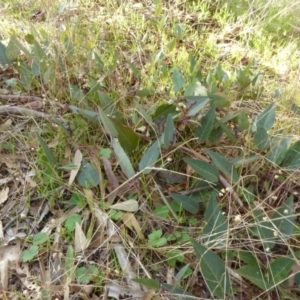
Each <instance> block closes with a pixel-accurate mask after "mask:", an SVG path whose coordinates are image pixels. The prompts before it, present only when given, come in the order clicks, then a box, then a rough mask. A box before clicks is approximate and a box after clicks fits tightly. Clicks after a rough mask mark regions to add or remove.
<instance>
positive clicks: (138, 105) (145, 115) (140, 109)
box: [135, 102, 176, 125]
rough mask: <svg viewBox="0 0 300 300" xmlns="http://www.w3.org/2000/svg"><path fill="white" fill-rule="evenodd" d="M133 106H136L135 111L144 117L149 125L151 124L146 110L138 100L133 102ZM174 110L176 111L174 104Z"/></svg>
mask: <svg viewBox="0 0 300 300" xmlns="http://www.w3.org/2000/svg"><path fill="white" fill-rule="evenodd" d="M135 108H136V110H137V112H138V113H139V114H140V115H141V116H142V117H143V118H144V120H145V121H146V122H147V123H148V124H149V125H153V122H152V119H151V117H150V116H149V115H148V114H147V112H146V111H145V110H144V108H143V107H142V106H141V105H140V104H139V103H138V102H135ZM174 111H176V107H175V106H174Z"/></svg>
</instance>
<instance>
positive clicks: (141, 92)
mask: <svg viewBox="0 0 300 300" xmlns="http://www.w3.org/2000/svg"><path fill="white" fill-rule="evenodd" d="M152 93H153V92H152V91H151V90H149V89H142V90H138V91H137V92H136V94H137V96H139V97H147V96H149V95H151V94H152Z"/></svg>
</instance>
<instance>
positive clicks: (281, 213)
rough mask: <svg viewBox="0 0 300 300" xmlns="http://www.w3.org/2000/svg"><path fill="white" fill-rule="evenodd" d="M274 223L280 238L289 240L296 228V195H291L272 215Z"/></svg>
mask: <svg viewBox="0 0 300 300" xmlns="http://www.w3.org/2000/svg"><path fill="white" fill-rule="evenodd" d="M271 220H272V223H273V226H274V227H275V230H276V231H278V238H279V239H280V240H284V241H285V240H287V239H289V238H290V237H291V236H292V235H293V234H294V230H295V212H294V197H293V196H290V197H289V198H288V199H287V200H286V201H285V202H284V203H283V204H282V205H281V206H280V207H279V208H278V209H277V211H276V212H275V213H274V215H273V216H272V219H271Z"/></svg>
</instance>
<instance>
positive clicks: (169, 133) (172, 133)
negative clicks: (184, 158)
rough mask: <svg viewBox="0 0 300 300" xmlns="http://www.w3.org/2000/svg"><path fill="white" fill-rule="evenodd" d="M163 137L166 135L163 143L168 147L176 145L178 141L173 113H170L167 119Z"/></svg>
mask: <svg viewBox="0 0 300 300" xmlns="http://www.w3.org/2000/svg"><path fill="white" fill-rule="evenodd" d="M163 137H164V142H163V144H164V146H165V147H166V148H168V147H170V146H172V145H174V144H175V142H176V130H175V126H174V121H173V118H172V115H170V114H169V115H168V118H167V121H166V125H165V130H164V135H163Z"/></svg>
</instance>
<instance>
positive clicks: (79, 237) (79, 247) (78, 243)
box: [74, 223, 88, 252]
mask: <svg viewBox="0 0 300 300" xmlns="http://www.w3.org/2000/svg"><path fill="white" fill-rule="evenodd" d="M87 246H88V240H87V238H86V237H85V234H84V232H83V230H82V229H81V226H80V225H79V224H78V223H75V245H74V249H75V252H81V251H84V250H85V249H86V248H87Z"/></svg>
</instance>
